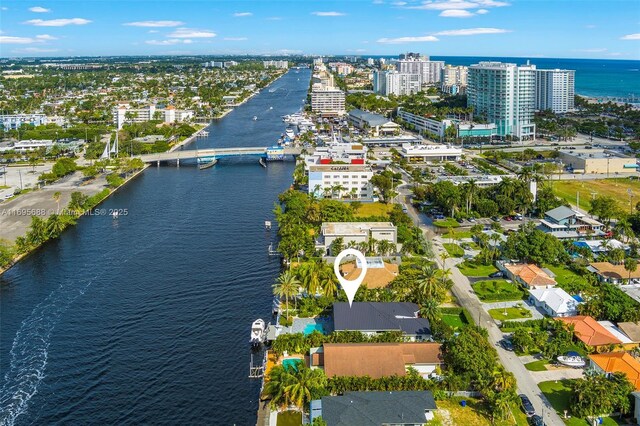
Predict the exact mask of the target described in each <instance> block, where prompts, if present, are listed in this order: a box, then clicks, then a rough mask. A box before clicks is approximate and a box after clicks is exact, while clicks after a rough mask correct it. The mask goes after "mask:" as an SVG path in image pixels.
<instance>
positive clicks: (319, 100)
mask: <svg viewBox="0 0 640 426" xmlns="http://www.w3.org/2000/svg"><path fill="white" fill-rule="evenodd" d="M311 110H312V111H313V112H317V113H320V114H321V115H323V116H337V115H343V114H344V113H345V112H346V111H345V95H344V92H343V91H342V90H340V89H335V88H326V89H322V88H315V87H314V88H313V90H312V91H311Z"/></svg>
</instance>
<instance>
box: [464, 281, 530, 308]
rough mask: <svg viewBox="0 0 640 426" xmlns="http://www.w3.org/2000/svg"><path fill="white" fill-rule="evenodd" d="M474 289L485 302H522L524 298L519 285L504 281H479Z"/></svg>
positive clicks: (474, 285) (473, 285)
mask: <svg viewBox="0 0 640 426" xmlns="http://www.w3.org/2000/svg"><path fill="white" fill-rule="evenodd" d="M472 287H473V290H474V291H475V292H476V294H477V295H478V298H479V299H480V300H481V301H483V302H503V301H510V300H521V299H522V297H523V296H524V291H523V290H522V288H521V287H520V286H519V285H517V284H514V283H513V282H511V281H507V280H503V279H498V280H483V281H478V282H476V283H474V284H472Z"/></svg>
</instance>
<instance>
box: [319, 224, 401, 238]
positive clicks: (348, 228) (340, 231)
mask: <svg viewBox="0 0 640 426" xmlns="http://www.w3.org/2000/svg"><path fill="white" fill-rule="evenodd" d="M389 228H394V229H395V225H394V224H393V223H391V222H324V223H323V224H322V235H368V234H369V231H370V230H372V229H389Z"/></svg>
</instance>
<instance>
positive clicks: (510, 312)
mask: <svg viewBox="0 0 640 426" xmlns="http://www.w3.org/2000/svg"><path fill="white" fill-rule="evenodd" d="M505 312H506V313H507V314H506V315H505ZM489 315H491V318H493V319H497V320H500V321H505V320H513V319H520V318H531V312H530V311H529V310H528V309H525V308H516V307H513V308H507V309H502V308H497V309H489Z"/></svg>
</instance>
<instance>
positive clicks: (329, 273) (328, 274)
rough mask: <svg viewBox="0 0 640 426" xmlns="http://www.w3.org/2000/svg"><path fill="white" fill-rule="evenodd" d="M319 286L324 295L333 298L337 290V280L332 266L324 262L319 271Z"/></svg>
mask: <svg viewBox="0 0 640 426" xmlns="http://www.w3.org/2000/svg"><path fill="white" fill-rule="evenodd" d="M321 277H322V281H321V284H320V286H321V288H322V294H323V295H324V296H325V297H329V298H333V297H334V296H335V295H336V293H337V292H338V281H337V279H336V274H335V273H334V272H333V268H331V266H329V265H327V264H324V265H323V266H322V272H321Z"/></svg>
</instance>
